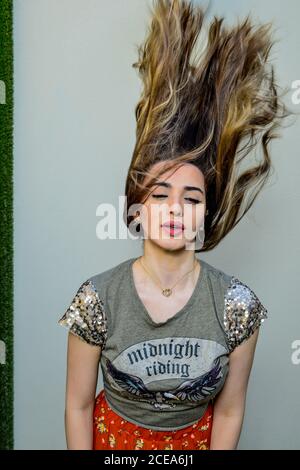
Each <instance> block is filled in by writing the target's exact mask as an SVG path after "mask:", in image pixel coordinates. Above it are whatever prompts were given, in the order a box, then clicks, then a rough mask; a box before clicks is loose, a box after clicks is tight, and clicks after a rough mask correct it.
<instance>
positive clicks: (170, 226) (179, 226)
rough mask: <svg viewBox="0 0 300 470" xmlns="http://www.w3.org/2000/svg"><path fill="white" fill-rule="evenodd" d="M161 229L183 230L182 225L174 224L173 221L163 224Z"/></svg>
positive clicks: (179, 223)
mask: <svg viewBox="0 0 300 470" xmlns="http://www.w3.org/2000/svg"><path fill="white" fill-rule="evenodd" d="M162 227H166V228H171V229H175V230H176V229H177V230H184V225H183V224H182V223H181V222H175V221H170V222H165V223H164V224H163V225H162Z"/></svg>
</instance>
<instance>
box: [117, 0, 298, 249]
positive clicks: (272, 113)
mask: <svg viewBox="0 0 300 470" xmlns="http://www.w3.org/2000/svg"><path fill="white" fill-rule="evenodd" d="M205 15H206V11H204V10H203V8H202V7H200V6H196V5H192V3H191V2H188V1H185V0H155V1H154V7H153V10H152V21H151V25H150V28H149V30H148V32H147V35H146V38H145V40H144V43H143V44H141V45H140V46H138V61H137V62H135V63H134V64H133V67H135V68H137V70H138V72H139V75H140V77H141V79H142V83H143V90H142V94H141V98H140V100H139V102H138V104H137V105H136V109H135V115H136V121H137V127H136V144H135V147H134V151H133V156H132V160H131V163H130V167H129V170H128V175H127V179H126V185H125V195H126V198H127V206H128V207H130V206H131V205H132V204H135V203H141V202H142V201H143V200H144V198H145V197H146V196H147V194H148V193H149V189H150V188H151V187H152V186H153V183H154V181H155V179H154V178H153V179H152V177H151V178H150V181H149V183H148V184H147V185H145V184H143V181H144V178H145V177H146V176H147V175H149V174H150V173H149V170H150V168H151V167H152V165H153V164H155V163H156V162H164V163H165V164H164V165H163V167H162V168H161V170H160V171H159V172H157V174H156V176H155V177H156V178H157V177H159V176H160V175H161V174H162V173H164V172H165V171H166V170H168V169H170V168H174V170H176V168H178V165H182V164H184V163H187V162H189V163H192V164H194V165H196V166H197V167H198V168H199V169H200V170H201V171H202V172H203V174H204V177H205V189H206V205H207V209H208V215H207V216H206V218H205V242H204V245H203V248H202V249H201V250H198V251H209V250H211V249H213V248H214V247H215V246H216V245H217V244H218V243H219V242H220V241H221V240H222V239H223V238H224V237H225V236H226V234H227V233H228V232H229V231H230V230H232V229H233V227H234V226H235V225H236V224H237V223H238V222H239V221H240V220H241V218H242V217H243V216H244V215H245V214H246V212H247V211H248V210H249V209H250V207H251V206H252V204H253V202H254V200H255V198H256V197H257V195H258V193H259V192H260V191H261V189H262V187H263V186H264V184H265V183H266V181H267V178H268V176H269V173H270V169H271V160H270V153H269V150H268V146H269V143H270V141H271V139H273V138H275V137H278V134H276V133H275V132H274V131H275V130H276V129H277V128H278V127H279V126H280V124H281V122H282V120H283V118H285V117H286V116H288V115H289V114H291V113H290V112H289V111H288V110H287V108H286V106H285V105H284V103H283V101H282V100H281V99H280V98H279V93H278V89H279V87H278V85H277V84H276V80H275V76H274V67H273V66H272V64H270V62H269V60H268V59H269V54H270V50H271V47H272V46H273V44H274V41H273V39H272V35H271V26H272V24H271V23H267V24H263V25H259V26H256V25H254V24H253V23H252V22H251V20H250V17H249V15H248V16H247V17H246V18H245V20H244V21H242V22H238V24H237V25H236V26H233V27H230V28H228V27H226V26H225V25H224V18H217V17H216V16H214V18H213V20H212V21H211V23H210V24H209V27H208V31H207V34H206V36H205V37H204V40H202V42H201V40H200V32H203V31H204V30H205V28H204V19H205ZM197 41H198V43H197ZM201 45H202V49H201V48H199V46H201ZM259 140H260V142H261V147H262V150H263V152H262V159H261V161H260V162H257V163H256V164H252V165H250V166H248V168H246V169H244V171H242V172H241V173H240V174H238V169H239V168H240V165H241V162H242V161H243V160H244V159H245V157H246V156H247V155H248V154H249V152H250V151H251V150H253V149H254V147H255V146H256V145H257V144H258V142H259ZM152 176H153V175H152ZM250 190H251V191H252V193H251V195H250V197H248V199H247V197H246V196H248V193H249V192H250ZM243 203H245V206H244V207H243ZM124 220H125V221H126V224H127V227H128V226H129V225H130V223H131V221H132V220H133V215H128V213H126V214H125V212H124ZM196 251H197V250H196Z"/></svg>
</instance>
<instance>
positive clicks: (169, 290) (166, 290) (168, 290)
mask: <svg viewBox="0 0 300 470" xmlns="http://www.w3.org/2000/svg"><path fill="white" fill-rule="evenodd" d="M171 294H172V289H164V290H163V291H162V295H164V296H165V297H169V296H170V295H171Z"/></svg>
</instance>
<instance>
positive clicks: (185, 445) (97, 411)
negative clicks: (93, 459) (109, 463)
mask: <svg viewBox="0 0 300 470" xmlns="http://www.w3.org/2000/svg"><path fill="white" fill-rule="evenodd" d="M212 420H213V404H212V402H209V404H208V407H207V409H206V411H205V413H204V415H203V416H202V418H200V419H199V420H198V421H197V422H196V423H194V424H191V425H190V426H187V427H185V428H182V429H178V430H175V431H157V430H155V429H149V428H144V427H142V426H139V425H137V424H134V423H131V422H129V421H127V420H125V419H124V418H122V417H121V416H119V415H118V414H116V413H115V412H114V411H113V410H112V409H111V408H110V407H109V405H108V403H107V401H106V399H105V396H104V390H101V391H100V393H99V394H98V395H97V397H96V399H95V407H94V420H93V449H94V450H113V449H117V450H209V447H210V438H211V428H212Z"/></svg>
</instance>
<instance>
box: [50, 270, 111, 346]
mask: <svg viewBox="0 0 300 470" xmlns="http://www.w3.org/2000/svg"><path fill="white" fill-rule="evenodd" d="M58 324H59V325H61V326H64V327H66V328H68V329H69V331H70V332H71V333H73V334H74V335H76V336H78V337H79V338H81V339H82V340H83V341H85V342H86V343H88V344H90V345H93V346H101V348H102V349H103V348H104V347H105V343H106V339H107V316H106V313H105V309H104V303H103V300H102V299H101V298H100V297H99V295H98V292H97V290H96V288H95V286H94V284H93V282H92V281H91V280H90V279H88V280H87V281H85V282H84V283H82V284H81V286H80V287H79V289H78V290H77V292H76V295H75V296H74V298H73V300H72V302H71V304H70V305H69V307H68V308H67V310H66V311H65V313H64V315H63V316H62V317H61V318H60V319H59V320H58Z"/></svg>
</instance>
